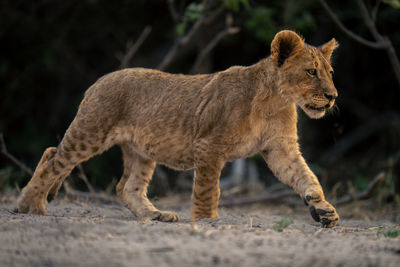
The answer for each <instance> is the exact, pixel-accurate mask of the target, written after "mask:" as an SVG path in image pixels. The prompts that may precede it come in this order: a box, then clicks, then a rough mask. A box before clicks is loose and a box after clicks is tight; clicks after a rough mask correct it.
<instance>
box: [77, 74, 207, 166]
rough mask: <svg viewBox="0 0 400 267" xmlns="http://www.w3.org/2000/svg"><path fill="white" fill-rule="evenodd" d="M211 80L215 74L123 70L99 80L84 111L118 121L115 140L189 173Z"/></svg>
mask: <svg viewBox="0 0 400 267" xmlns="http://www.w3.org/2000/svg"><path fill="white" fill-rule="evenodd" d="M210 79H211V75H178V74H168V73H164V72H161V71H157V70H150V69H143V68H132V69H124V70H121V71H116V72H113V73H110V74H107V75H105V76H103V77H102V78H100V79H99V80H98V81H97V82H96V83H95V84H94V85H93V86H92V87H91V88H90V89H89V90H88V91H87V92H86V95H85V99H84V101H83V102H82V104H81V107H80V111H84V110H86V113H88V111H89V110H95V109H97V111H96V112H93V114H97V115H96V118H94V119H95V120H97V121H109V122H112V123H113V137H112V138H113V140H117V142H125V141H129V142H131V143H132V144H133V145H134V146H135V147H136V149H137V150H139V152H140V153H142V154H144V155H146V156H148V157H150V158H153V159H154V160H156V161H158V162H160V163H164V164H165V165H168V166H171V167H174V168H178V169H187V168H191V166H190V165H191V164H192V160H193V159H192V156H191V154H192V148H191V145H192V143H193V136H194V131H195V129H194V128H195V126H196V125H197V122H196V120H195V117H194V114H195V113H196V109H197V107H198V105H199V102H200V101H201V97H200V95H201V89H202V88H203V87H204V85H205V84H207V83H208V82H209V80H210ZM99 111H100V112H99ZM78 113H79V112H78ZM80 113H82V112H80ZM86 115H87V114H86Z"/></svg>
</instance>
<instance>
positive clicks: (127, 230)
mask: <svg viewBox="0 0 400 267" xmlns="http://www.w3.org/2000/svg"><path fill="white" fill-rule="evenodd" d="M188 201H189V200H188ZM188 207H189V206H188V205H186V207H185V208H184V209H182V210H177V212H178V214H179V215H180V218H182V219H181V221H180V222H178V223H161V222H156V221H150V222H140V221H138V220H137V219H136V218H135V217H134V216H133V215H132V214H131V213H130V211H129V210H127V209H126V208H124V207H123V206H121V205H119V204H100V203H93V202H68V201H65V200H63V199H62V198H61V199H58V200H56V201H54V202H52V203H50V204H49V206H48V208H47V215H46V216H36V215H26V214H15V213H13V212H12V209H13V208H14V204H12V203H8V204H2V205H1V206H0V244H1V245H0V246H1V247H0V266H97V267H99V266H137V267H140V266H358V267H360V266H400V237H397V238H389V237H385V236H383V235H382V234H378V232H379V229H386V228H388V227H394V226H396V225H394V224H393V223H391V222H390V221H386V220H374V221H366V220H356V219H346V218H343V220H342V222H341V225H340V226H338V227H335V228H333V229H323V228H320V226H319V225H318V224H317V223H315V222H314V221H312V219H311V217H310V216H309V215H308V214H307V213H306V209H305V208H304V209H302V210H303V212H298V211H297V212H290V211H287V212H284V213H285V214H279V213H277V212H279V211H278V210H282V208H280V209H275V208H274V207H272V206H264V207H262V208H259V207H258V208H240V209H221V210H220V216H221V218H219V219H206V220H201V221H199V222H197V223H196V226H195V228H193V227H192V226H191V224H190V222H189V220H188V219H189V208H188ZM338 211H339V213H340V209H339V210H338ZM274 213H275V214H274ZM287 214H290V216H291V218H292V219H293V221H294V222H293V224H291V225H290V226H289V227H287V228H286V229H284V230H283V232H277V231H275V230H273V227H274V225H275V223H276V222H277V221H280V220H281V218H282V216H286V215H287Z"/></svg>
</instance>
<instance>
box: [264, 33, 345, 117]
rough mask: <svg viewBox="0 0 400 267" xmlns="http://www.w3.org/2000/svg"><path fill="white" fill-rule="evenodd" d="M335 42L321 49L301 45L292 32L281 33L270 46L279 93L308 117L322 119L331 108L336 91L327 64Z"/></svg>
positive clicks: (302, 42)
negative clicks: (276, 71)
mask: <svg viewBox="0 0 400 267" xmlns="http://www.w3.org/2000/svg"><path fill="white" fill-rule="evenodd" d="M337 47H338V43H337V42H336V40H335V39H332V40H330V41H329V42H327V43H326V44H324V45H322V46H320V47H314V46H311V45H308V44H305V43H304V40H303V39H302V38H301V37H300V36H299V35H297V34H296V33H295V32H293V31H288V30H285V31H281V32H279V33H277V34H276V35H275V38H274V40H273V41H272V43H271V59H272V61H273V62H274V64H275V65H276V66H277V69H278V86H279V90H280V92H281V93H282V94H283V95H284V96H285V97H288V98H289V99H290V100H291V101H294V102H295V103H296V104H297V105H298V106H300V107H301V108H302V109H303V110H304V112H305V113H306V114H307V115H308V116H309V117H311V118H315V119H317V118H321V117H322V116H324V115H325V112H326V111H327V110H329V109H330V108H332V106H333V104H334V102H335V98H336V97H337V95H338V94H337V91H336V88H335V85H334V84H333V81H332V75H333V69H332V66H331V64H330V61H331V56H332V52H333V50H335V48H337Z"/></svg>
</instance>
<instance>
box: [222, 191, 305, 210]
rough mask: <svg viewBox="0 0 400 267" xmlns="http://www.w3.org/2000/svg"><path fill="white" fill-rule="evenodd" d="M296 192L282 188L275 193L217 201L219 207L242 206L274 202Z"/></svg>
mask: <svg viewBox="0 0 400 267" xmlns="http://www.w3.org/2000/svg"><path fill="white" fill-rule="evenodd" d="M296 195H297V193H296V192H294V191H293V190H283V191H280V192H276V193H270V194H267V195H263V196H255V197H248V198H241V199H240V198H238V199H233V200H225V201H221V202H220V203H219V207H233V206H243V205H249V204H254V203H265V202H274V201H278V200H280V199H282V198H285V197H290V196H296Z"/></svg>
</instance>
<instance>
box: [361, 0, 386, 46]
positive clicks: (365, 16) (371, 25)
mask: <svg viewBox="0 0 400 267" xmlns="http://www.w3.org/2000/svg"><path fill="white" fill-rule="evenodd" d="M356 2H357V4H358V7H359V8H360V11H361V12H360V13H361V16H362V17H363V19H364V22H365V24H366V25H367V27H368V29H369V31H370V32H371V34H372V36H374V38H375V40H376V41H377V42H383V41H384V40H383V37H382V35H380V34H379V32H378V30H377V29H376V26H375V23H374V21H373V20H372V18H371V16H370V14H369V11H368V9H367V7H366V6H365V4H364V2H363V0H356Z"/></svg>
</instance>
